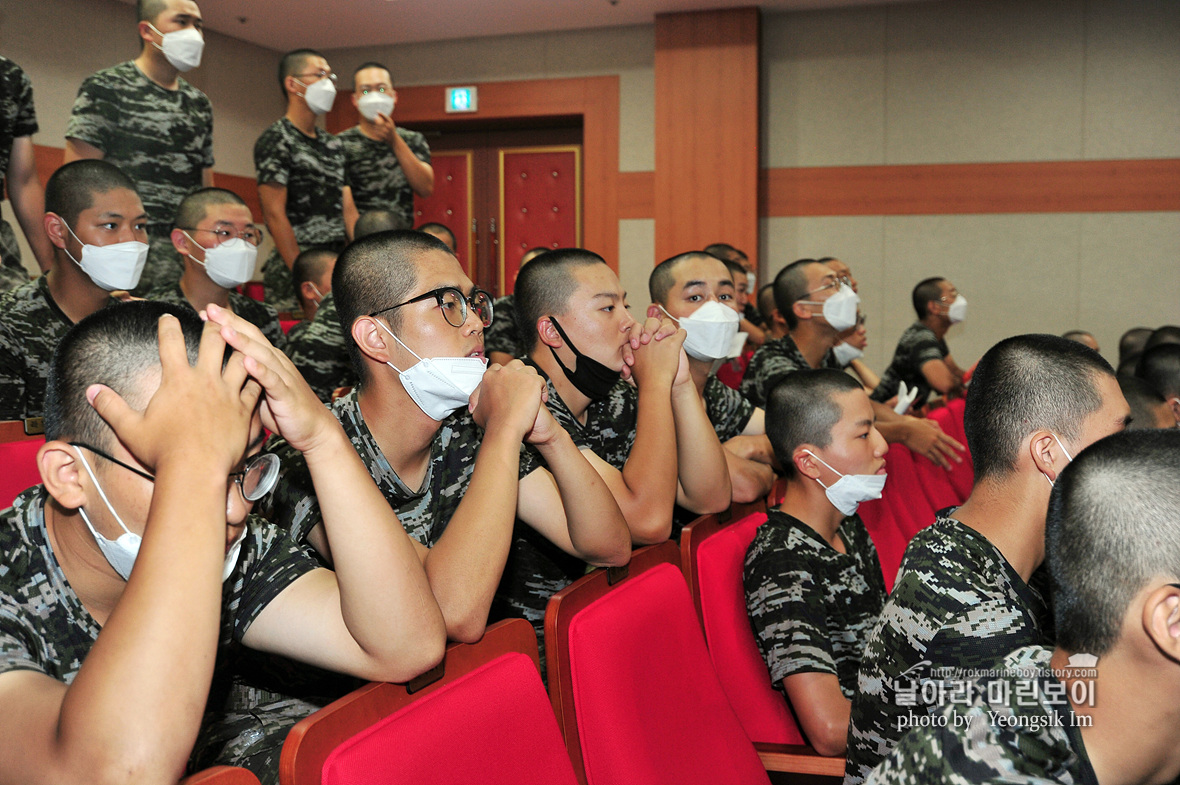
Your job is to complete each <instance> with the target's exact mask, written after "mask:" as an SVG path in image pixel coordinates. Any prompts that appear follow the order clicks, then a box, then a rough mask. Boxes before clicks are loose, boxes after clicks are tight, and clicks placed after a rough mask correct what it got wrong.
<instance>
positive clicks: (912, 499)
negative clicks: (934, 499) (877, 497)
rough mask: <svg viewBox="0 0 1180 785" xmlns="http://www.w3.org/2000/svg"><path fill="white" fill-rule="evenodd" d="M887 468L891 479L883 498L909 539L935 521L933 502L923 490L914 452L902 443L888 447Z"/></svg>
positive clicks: (888, 481) (886, 454)
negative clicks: (915, 465) (915, 464)
mask: <svg viewBox="0 0 1180 785" xmlns="http://www.w3.org/2000/svg"><path fill="white" fill-rule="evenodd" d="M885 470H886V471H887V472H888V473H889V479H888V480H887V481H886V483H885V490H884V491H883V493H882V495H881V498H882V499H883V500H884V501H885V503H886V504H887V505H889V509H890V511H891V512H892V513H893V518H894V520H896V521H897V525H898V527H899V528H900V529H901V531H902V534H904V535H905V538H906V541H907V542H908V541H909V539H910V538H911V537H913V536H914V535H915V534H917V533H918V532H919V531H920V530H922V529H923V528H925V527H927V526H929V525H930V524H931V523H934V513H935V509H934V505H933V504H931V503H930V499H929V498H927V496H926V493H925V492H924V491H923V490H922V481H921V478H920V477H919V476H918V470H917V469H916V468H915V467H914V455H913V453H911V452H910V451H909V449H908V448H907V447H905V446H904V445H900V444H893V445H890V446H889V452H887V453H885Z"/></svg>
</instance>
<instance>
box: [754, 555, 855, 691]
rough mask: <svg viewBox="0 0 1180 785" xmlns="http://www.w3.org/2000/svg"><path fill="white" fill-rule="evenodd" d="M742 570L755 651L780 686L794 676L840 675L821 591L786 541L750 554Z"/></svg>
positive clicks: (822, 590)
mask: <svg viewBox="0 0 1180 785" xmlns="http://www.w3.org/2000/svg"><path fill="white" fill-rule="evenodd" d="M752 556H753V558H751V560H750V562H749V563H748V564H747V565H746V568H745V572H744V578H743V580H744V583H745V589H746V609H747V611H748V612H749V614H750V624H751V626H752V627H753V628H754V635H755V637H756V638H757V640H758V648H759V649H761V651H762V656H763V658H764V659H765V660H766V665H767V668H769V670H770V680H771V683H772V684H774V685H776V686H777V685H778V683H779V682H780V681H782V680H783V678H785V677H786V676H790V675H792V674H795V673H831V674H832V675H834V676H835V675H838V671H837V670H836V658H835V655H834V653H833V651H832V641H831V637H830V634H829V632H828V621H827V613H826V612H825V610H824V603H823V592H824V590H825V587H823V586H821V585H819V583H818V582H817V581H816V576H815V572H814V570H813V569H811V568H810V566H809V565H808V564H807V563H806V562H805V561H803V560H800V559H798V558H796V557H795V556H794V554H793V553H792V552H791V551H789V550H788V549H787V548H786V546H785V543H783V544H782V545H781V546H779V547H774V546H771V547H765V548H763V549H762V550H760V551H758V552H756V553H755V554H753V555H752Z"/></svg>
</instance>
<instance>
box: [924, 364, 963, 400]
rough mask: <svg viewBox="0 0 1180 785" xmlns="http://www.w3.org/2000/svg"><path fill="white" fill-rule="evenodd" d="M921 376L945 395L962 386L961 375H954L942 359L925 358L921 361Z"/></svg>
mask: <svg viewBox="0 0 1180 785" xmlns="http://www.w3.org/2000/svg"><path fill="white" fill-rule="evenodd" d="M922 376H923V377H925V379H926V383H927V384H929V385H930V386H931V387H932V388H934V389H935V390H937V391H938V392H940V393H942V394H943V395H947V394H948V393H951V392H954V391H956V390H958V389H959V388H960V387H961V386H962V376H956V375H955V373H954V372H953V371H952V370H951V367H950V366H949V365H948V364H947V363H946V362H944V361H943V360H927V361H926V362H924V363H922Z"/></svg>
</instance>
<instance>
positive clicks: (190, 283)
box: [147, 188, 284, 349]
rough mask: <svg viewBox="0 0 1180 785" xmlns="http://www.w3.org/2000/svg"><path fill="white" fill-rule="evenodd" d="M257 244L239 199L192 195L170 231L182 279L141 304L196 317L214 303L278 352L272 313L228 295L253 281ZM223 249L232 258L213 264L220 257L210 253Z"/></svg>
mask: <svg viewBox="0 0 1180 785" xmlns="http://www.w3.org/2000/svg"><path fill="white" fill-rule="evenodd" d="M261 242H262V230H261V229H259V228H258V227H257V226H255V225H254V216H253V215H251V214H250V208H249V207H247V206H246V203H245V202H243V201H242V198H241V197H240V196H238V195H237V194H235V193H234V192H233V191H227V190H225V189H224V188H202V189H201V190H199V191H195V192H194V193H191V194H189V195H188V196H186V197H185V198H184V201H183V202H181V203H180V207H179V209H177V211H176V221H175V228H174V229H173V230H172V244H173V246H175V248H176V251H177V253H179V254H180V255H181V257H182V258H183V259H184V277H182V278H181V279H180V282H179V283H176V284H172V285H169V286H160V287H157V288H155V289H152V290H151V291H150V292H148V294H147V299H149V300H159V301H160V302H166V303H172V304H173V305H181V306H185V307H188V308H192V309H193V311H195V312H197V313H200V312H201V311H203V310H205V307H206V306H207V305H209V303H216V304H217V305H219V306H221V307H222V308H229V309H230V310H231V311H233V312H234V313H236V314H237V315H238V316H241V317H242V318H243V319H245V320H246V321H248V322H250V323H251V324H253V325H255V326H256V327H258V329H259V330H261V331H262V334H263V335H264V336H266V340H268V341H270V343H271V345H273V346H277V347H279V348H280V349H281V348H282V347H283V343H284V336H283V331H282V328H280V327H279V317H278V314H276V313H275V310H274V308H271V307H270V306H269V305H264V304H263V303H260V302H258V301H257V300H254V299H251V298H249V297H246V296H245V295H241V294H238V293H237V292H236V291H234V290H235V288H236V287H238V286H241V285H242V284H244V283H245V282H246V281H248V280H250V279H251V278H252V277H254V267H255V260H256V259H257V257H258V245H259V243H261ZM223 245H224V246H227V247H230V248H232V250H231V253H232V254H234V255H235V258H234V259H232V260H231V261H230V262H228V263H226V264H224V265H223V264H222V263H221V262H219V261H218V259H217V258H216V255H217V254H219V253H220V252H219V251H216V250H214V249H216V248H221V247H222V246H223ZM210 256H212V257H213V258H212V259H211V258H210ZM238 257H240V258H238ZM213 276H217V280H214V279H213Z"/></svg>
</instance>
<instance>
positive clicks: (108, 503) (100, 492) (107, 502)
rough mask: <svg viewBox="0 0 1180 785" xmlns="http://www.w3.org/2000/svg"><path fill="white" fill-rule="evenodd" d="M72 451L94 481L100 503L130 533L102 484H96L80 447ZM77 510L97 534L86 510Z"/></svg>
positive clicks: (91, 531) (96, 480) (93, 532)
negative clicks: (100, 499) (76, 454)
mask: <svg viewBox="0 0 1180 785" xmlns="http://www.w3.org/2000/svg"><path fill="white" fill-rule="evenodd" d="M71 446H72V445H71ZM74 452H76V453H78V458H79V460H81V461H82V468H84V469H86V473H87V474H89V475H90V481H91V482H92V483H94V487H95V488H96V489H97V490H98V495H99V496H100V497H101V498H102V503H103V504H105V505H106V506H107V509H108V510H110V511H111V515H114V516H115V522H116V523H118V524H119V528H121V529H122V530H123V531H124V532H126V533H127V534H131V530H130V529H128V528H127V524H125V523H123V519H122V518H120V517H119V513H117V512H115V506H114V505H113V504H111V500H110V499H108V498H107V495H106V492H104V491H103V489H102V486H101V485H99V484H98V478H97V477H95V476H94V471H93V470H92V469H91V468H90V464H89V463H88V462H87V461H86V456H85V455H83V454H82V448H80V447H74ZM78 512H80V513H82V520H83V521H85V522H86V526H87V528H89V529H90V533H91V534H94V535H95V536H98V534H97V532H95V531H94V526H92V525H91V523H90V516H88V515H87V514H86V510H84V509H82V508H81V507H79V508H78Z"/></svg>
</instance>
